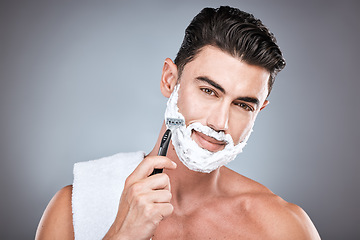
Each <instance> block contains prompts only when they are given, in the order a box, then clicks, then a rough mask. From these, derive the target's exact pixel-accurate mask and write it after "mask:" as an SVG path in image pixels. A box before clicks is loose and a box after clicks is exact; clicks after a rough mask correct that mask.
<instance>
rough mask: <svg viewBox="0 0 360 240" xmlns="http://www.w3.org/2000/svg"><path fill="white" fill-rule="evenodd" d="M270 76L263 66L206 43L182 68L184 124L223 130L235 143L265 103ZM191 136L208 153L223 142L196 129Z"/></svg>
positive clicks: (246, 130)
mask: <svg viewBox="0 0 360 240" xmlns="http://www.w3.org/2000/svg"><path fill="white" fill-rule="evenodd" d="M269 76H270V74H269V72H268V71H266V70H265V69H264V68H261V67H258V66H254V65H249V64H247V63H245V62H243V61H241V60H239V59H237V58H234V57H232V56H231V55H229V54H227V53H225V52H223V51H221V50H219V49H218V48H215V47H212V46H206V47H204V48H203V49H202V50H201V51H200V52H199V53H198V54H197V56H196V58H195V59H194V60H193V61H191V62H189V63H187V64H186V65H185V67H184V69H183V72H182V74H181V79H180V89H179V99H178V107H179V111H180V113H182V114H183V116H184V117H185V120H186V125H189V124H191V123H194V122H200V123H201V124H203V125H205V126H208V127H210V128H212V129H213V130H215V131H223V132H224V133H225V134H230V135H231V137H232V139H233V141H234V144H235V145H236V144H238V143H239V142H241V141H242V140H244V138H245V137H246V136H247V135H248V133H249V131H250V130H251V128H252V126H253V123H254V121H255V119H256V116H257V114H258V113H259V111H260V110H261V109H262V108H263V107H265V106H266V104H267V103H268V102H267V101H266V96H267V94H268V87H267V86H268V85H267V84H268V79H269ZM191 138H192V139H193V140H194V141H195V142H196V143H197V144H198V145H199V146H200V147H202V148H204V149H207V150H209V151H211V152H217V151H219V150H222V149H223V148H224V144H225V143H224V142H220V141H217V140H215V139H214V138H211V137H209V136H206V135H205V134H203V133H200V132H198V131H195V130H194V131H193V132H192V135H191Z"/></svg>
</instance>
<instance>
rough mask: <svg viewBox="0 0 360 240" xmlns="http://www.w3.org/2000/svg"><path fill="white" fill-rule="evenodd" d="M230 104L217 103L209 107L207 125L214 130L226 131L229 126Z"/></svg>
mask: <svg viewBox="0 0 360 240" xmlns="http://www.w3.org/2000/svg"><path fill="white" fill-rule="evenodd" d="M229 111H230V106H228V105H227V104H219V105H218V106H214V107H213V108H210V109H209V112H208V113H209V115H208V119H207V125H208V126H209V127H211V128H212V129H214V130H215V131H226V130H227V129H228V127H229V125H228V124H229Z"/></svg>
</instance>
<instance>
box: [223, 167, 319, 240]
mask: <svg viewBox="0 0 360 240" xmlns="http://www.w3.org/2000/svg"><path fill="white" fill-rule="evenodd" d="M223 171H224V173H226V174H227V177H229V179H227V180H226V182H228V184H229V185H230V187H231V188H232V189H234V190H235V191H234V192H235V193H234V194H236V196H237V197H236V199H237V201H238V203H240V204H239V205H237V206H238V207H239V208H241V211H242V212H243V211H246V212H247V214H248V215H249V217H250V218H251V219H253V220H254V222H256V223H257V224H259V225H261V226H260V228H261V229H263V230H264V234H265V235H266V236H267V237H266V239H277V240H281V239H294V240H296V239H299V240H300V239H302V240H303V239H320V236H319V234H318V232H317V230H316V228H315V226H314V224H313V223H312V221H311V219H310V218H309V216H308V215H307V214H306V212H305V211H304V210H303V209H302V208H301V207H299V206H297V205H295V204H292V203H289V202H286V201H285V200H284V199H282V198H281V197H279V196H277V195H276V194H274V193H273V192H271V191H270V190H269V189H268V188H267V187H265V186H264V185H262V184H260V183H258V182H256V181H254V180H252V179H249V178H247V177H245V176H242V175H241V174H238V173H236V172H234V171H232V170H230V169H224V170H223ZM230 182H231V183H230Z"/></svg>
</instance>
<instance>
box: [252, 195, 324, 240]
mask: <svg viewBox="0 0 360 240" xmlns="http://www.w3.org/2000/svg"><path fill="white" fill-rule="evenodd" d="M251 201H252V204H251V210H252V211H253V212H254V213H255V214H256V215H257V216H259V217H260V218H261V219H262V220H261V222H262V224H263V226H264V229H265V230H266V232H267V234H268V235H269V236H271V239H294V240H296V239H299V240H300V239H320V236H319V234H318V232H317V230H316V228H315V226H314V224H313V223H312V221H311V219H310V218H309V216H308V215H307V214H306V212H305V211H304V210H303V209H302V208H301V207H299V206H297V205H295V204H293V203H289V202H286V201H285V200H283V199H282V198H280V197H279V196H277V195H275V194H257V195H256V196H254V197H253V198H252V200H251Z"/></svg>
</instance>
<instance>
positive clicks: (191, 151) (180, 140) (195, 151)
mask: <svg viewBox="0 0 360 240" xmlns="http://www.w3.org/2000/svg"><path fill="white" fill-rule="evenodd" d="M179 88H180V84H177V85H176V86H175V88H174V91H173V92H172V94H171V96H170V98H169V100H168V102H167V107H166V111H165V119H167V118H179V119H182V120H184V122H185V118H184V116H183V115H182V114H181V113H180V112H179V108H178V106H177V101H178V97H179V95H178V91H179ZM193 130H195V131H198V132H201V133H203V134H205V135H207V136H210V137H213V138H215V139H216V140H218V141H224V142H225V143H226V145H225V147H224V149H222V150H220V151H217V152H211V151H209V150H207V149H204V148H201V147H200V146H199V145H198V144H197V143H196V142H195V141H194V140H193V139H192V138H191V134H192V131H193ZM251 132H252V128H251V130H250V131H249V133H248V134H247V136H246V137H245V139H244V140H243V141H242V142H240V143H238V144H237V145H236V146H235V145H234V142H233V140H232V137H231V135H230V134H225V133H224V132H217V131H215V130H213V129H212V128H210V127H207V126H204V125H202V124H201V123H199V122H195V123H192V124H190V125H189V126H187V127H186V126H180V127H178V128H176V129H175V130H173V131H172V135H173V136H172V144H173V146H174V148H175V151H176V154H177V155H178V157H179V159H180V160H181V162H182V163H183V164H184V165H185V166H187V167H188V168H189V169H190V170H193V171H197V172H203V173H209V172H212V171H214V170H215V169H217V168H219V167H221V166H223V165H225V164H227V163H229V162H230V161H232V160H234V159H235V157H236V155H237V154H239V153H241V152H242V149H243V148H244V147H245V145H246V142H247V140H248V138H249V137H250V134H251Z"/></svg>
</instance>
